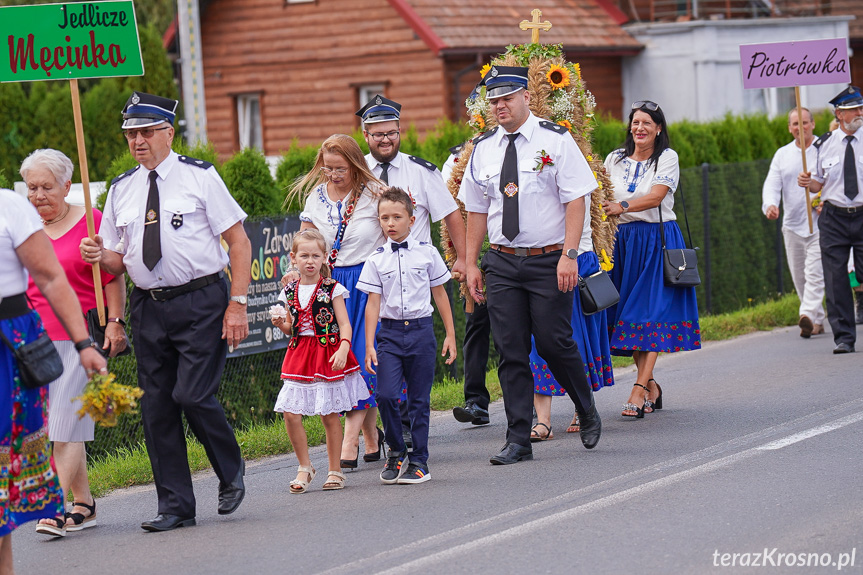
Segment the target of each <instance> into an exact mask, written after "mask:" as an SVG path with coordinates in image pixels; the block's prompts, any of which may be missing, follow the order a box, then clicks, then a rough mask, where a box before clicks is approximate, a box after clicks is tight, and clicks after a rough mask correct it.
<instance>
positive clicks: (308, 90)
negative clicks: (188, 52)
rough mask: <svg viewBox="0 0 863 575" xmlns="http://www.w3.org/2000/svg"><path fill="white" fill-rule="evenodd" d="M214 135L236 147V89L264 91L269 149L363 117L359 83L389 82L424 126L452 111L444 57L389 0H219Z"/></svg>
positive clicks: (211, 90) (210, 90)
mask: <svg viewBox="0 0 863 575" xmlns="http://www.w3.org/2000/svg"><path fill="white" fill-rule="evenodd" d="M201 27H202V53H203V61H204V77H205V81H204V85H205V88H204V89H205V95H206V106H207V132H208V137H209V139H210V140H211V141H212V142H213V143H214V145H215V146H216V149H217V151H218V152H219V153H220V154H222V155H228V154H230V153H232V152H234V151H236V150H237V148H238V145H239V144H238V141H237V114H236V104H235V96H236V95H237V94H240V93H253V92H259V93H260V94H261V116H262V130H263V141H264V148H265V149H264V152H265V154H268V155H275V154H278V153H279V152H281V151H283V150H285V149H287V148H288V147H289V146H290V145H291V142H292V141H293V140H294V139H296V140H298V142H299V143H300V144H301V145H305V144H318V143H320V142H321V141H323V140H324V139H325V138H326V137H327V136H329V135H331V134H334V133H339V132H341V133H345V132H348V133H349V132H351V131H353V130H354V129H355V128H356V127H357V126H358V125H359V118H357V117H356V116H354V112H355V111H356V109H357V107H358V102H357V99H356V86H357V85H367V84H385V85H386V86H387V87H386V89H385V92H384V95H385V96H386V97H388V98H391V99H393V100H396V101H397V102H399V103H401V104H402V106H403V108H402V121H403V123H404V124H406V125H407V124H411V123H412V124H414V125H415V126H416V127H417V129H418V130H419V131H420V134H423V133H424V132H425V131H426V130H429V129H430V128H432V127H433V126H434V124H435V122H436V121H437V119H438V118H440V117H442V116H444V115H445V113H446V110H445V106H446V95H445V94H446V85H445V81H444V76H445V73H444V66H443V62H442V60H440V59H439V58H437V57H435V56H434V55H433V54H432V53H431V51H430V50H429V49H428V47H427V46H426V45H425V44H424V43H423V42H422V40H420V39H418V38H417V37H416V36H415V35H414V33H413V31H412V30H411V29H410V27H408V26H407V25H406V24H405V22H404V20H402V19H401V17H400V16H399V15H398V14H397V13H396V12H395V10H393V9H392V8H391V7H390V5H389V4H388V3H387V1H386V0H317V1H316V2H314V3H308V4H286V3H285V2H274V1H273V0H213V1H211V2H209V3H208V4H207V6H206V9H205V11H204V13H203V14H202V15H201Z"/></svg>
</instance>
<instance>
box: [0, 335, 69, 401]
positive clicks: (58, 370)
mask: <svg viewBox="0 0 863 575" xmlns="http://www.w3.org/2000/svg"><path fill="white" fill-rule="evenodd" d="M0 337H2V338H3V342H4V343H5V344H6V346H7V347H8V348H9V349H10V350H11V351H12V353H13V354H14V355H15V359H16V360H17V362H18V372H19V373H20V374H21V383H22V384H24V387H27V388H29V389H37V388H39V387H42V386H43V385H48V384H49V383H51V382H52V381H54V380H55V379H57V378H58V377H60V376H61V375H63V361H62V360H61V359H60V354H59V353H57V348H56V347H54V344H53V343H52V342H51V338H50V337H48V334H47V333H44V332H43V333H42V335H40V336H39V337H38V338H36V340H35V341H31V342H30V343H25V344H24V345H22V346H21V347H18V348H16V347H15V346H13V345H12V342H11V341H9V338H7V337H6V334H5V333H3V330H2V329H0Z"/></svg>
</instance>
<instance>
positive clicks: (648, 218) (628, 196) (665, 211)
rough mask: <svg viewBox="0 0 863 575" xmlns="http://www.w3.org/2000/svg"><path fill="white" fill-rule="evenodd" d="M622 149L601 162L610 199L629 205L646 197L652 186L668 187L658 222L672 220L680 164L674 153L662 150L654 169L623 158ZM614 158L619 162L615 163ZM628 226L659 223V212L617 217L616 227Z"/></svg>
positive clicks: (674, 218) (651, 209)
mask: <svg viewBox="0 0 863 575" xmlns="http://www.w3.org/2000/svg"><path fill="white" fill-rule="evenodd" d="M623 154H624V151H623V148H619V149H617V150H614V151H613V152H611V153H610V154H608V156H607V157H606V158H605V169H606V171H607V172H608V176H609V177H610V178H611V183H612V185H613V186H614V199H615V200H616V201H618V202H619V201H623V200H625V201H627V202H632V200H634V199H635V198H641V197H644V196H646V195H647V194H649V193H650V190H651V189H652V188H653V186H655V185H657V184H660V185H663V186H668V188H669V189H668V191H669V193H668V194H666V195H665V198H663V200H662V204H661V208H662V220H663V221H666V222H670V221H672V220H676V219H677V216H675V215H674V210H673V208H674V191H675V190H676V189H677V184H678V182H680V164H679V163H678V160H677V152H675V151H674V150H672V149H671V148H666V149H665V151H663V152H662V154H661V155H660V156H659V161H658V162H657V163H656V165H655V166H654V165H653V164H650V165H648V164H647V162H646V161H645V162H636V161H635V160H632V159H630V158H627V157H625V156H623ZM618 158H622V159H621V160H620V161H619V162H618V161H617V159H618ZM629 222H656V223H658V222H659V210H658V209H656V208H650V209H649V210H644V211H640V212H627V213H625V214H621V216H620V223H621V224H626V223H629Z"/></svg>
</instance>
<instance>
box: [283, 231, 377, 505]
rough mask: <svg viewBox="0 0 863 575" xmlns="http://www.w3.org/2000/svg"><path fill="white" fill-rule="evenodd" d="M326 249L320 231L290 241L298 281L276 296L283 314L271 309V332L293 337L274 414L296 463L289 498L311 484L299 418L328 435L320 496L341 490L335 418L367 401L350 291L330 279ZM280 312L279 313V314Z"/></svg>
mask: <svg viewBox="0 0 863 575" xmlns="http://www.w3.org/2000/svg"><path fill="white" fill-rule="evenodd" d="M326 248H327V246H326V241H325V240H324V237H323V236H322V235H321V233H320V232H318V231H317V230H303V231H300V232H297V233H296V234H294V241H293V244H292V246H291V261H292V262H293V265H294V266H295V267H296V268H298V269H299V273H300V279H299V280H296V281H293V282H291V283H290V284H288V285H287V287H285V289H284V290H283V291H282V293H281V294H279V301H281V302H283V303H284V304H286V305H287V308H288V309H284V308H281V306H274V307H273V309H271V311H270V314H271V316H272V322H273V325H274V326H276V327H278V328H279V329H280V330H282V332H283V333H285V334H286V335H289V336H291V341H290V343H289V344H288V350H287V353H286V354H285V361H284V362H283V364H282V390H281V391H280V392H279V397H278V399H276V406H275V411H277V412H280V413H282V414H283V415H284V418H285V428H286V429H287V431H288V437H290V439H291V443H292V444H293V446H294V452H295V453H296V454H297V460H298V461H299V463H300V466H299V470H298V472H297V477H296V479H294V480H293V481H291V487H290V490H291V493H305V491H306V489H307V488H308V486H309V484H310V483H311V482H312V480H313V479H314V477H315V469H314V467H312V463H311V460H310V459H309V444H308V439H307V438H306V430H305V428H304V427H303V416H304V415H315V414H317V415H320V416H321V421H323V424H324V429H325V430H326V435H327V457H328V459H329V471H328V472H327V481H326V482H325V483H324V485H323V489H324V490H325V491H328V490H334V489H342V488H344V486H345V476H344V474H343V473H342V472H341V471H340V466H339V458H340V457H341V445H342V426H341V422H340V421H339V413H340V412H344V411H350V410H351V408H352V407H353V406H354V405H356V404H357V402H358V401H360V400H363V399H368V397H369V390H368V387H366V384H365V381H364V380H363V378H362V376H361V375H360V366H359V364H358V363H357V359H356V357H354V354H353V352H352V351H351V324H350V322H349V321H348V314H347V310H346V308H345V300H344V298H345V297H348V290H347V289H346V288H345V287H344V286H342V285H341V284H340V283H338V282H337V281H336V280H334V279H332V278H331V277H330V268H329V267H328V266H327V257H326ZM279 308H281V309H279Z"/></svg>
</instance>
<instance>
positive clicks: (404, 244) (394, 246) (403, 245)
mask: <svg viewBox="0 0 863 575" xmlns="http://www.w3.org/2000/svg"><path fill="white" fill-rule="evenodd" d="M390 247H391V248H392V249H393V251H394V252H397V251H399V249H401V248H404V249H408V243H407V242H406V241H405V242H402V243H400V244H397V243H395V242H393V243H391V244H390Z"/></svg>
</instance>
